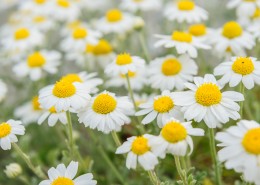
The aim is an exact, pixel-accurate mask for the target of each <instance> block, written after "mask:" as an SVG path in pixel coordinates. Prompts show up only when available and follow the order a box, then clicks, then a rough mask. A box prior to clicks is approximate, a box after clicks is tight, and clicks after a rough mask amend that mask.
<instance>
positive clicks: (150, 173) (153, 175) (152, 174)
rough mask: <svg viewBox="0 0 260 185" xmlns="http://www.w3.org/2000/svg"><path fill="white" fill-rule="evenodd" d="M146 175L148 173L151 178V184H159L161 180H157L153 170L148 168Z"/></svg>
mask: <svg viewBox="0 0 260 185" xmlns="http://www.w3.org/2000/svg"><path fill="white" fill-rule="evenodd" d="M147 173H148V175H149V178H150V180H151V182H152V183H153V185H160V184H161V182H160V180H159V178H158V177H157V175H156V173H155V171H153V170H150V171H147Z"/></svg>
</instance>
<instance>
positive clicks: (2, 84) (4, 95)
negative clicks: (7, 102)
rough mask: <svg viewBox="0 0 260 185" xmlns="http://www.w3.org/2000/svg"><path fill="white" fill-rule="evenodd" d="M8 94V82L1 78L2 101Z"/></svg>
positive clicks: (0, 100)
mask: <svg viewBox="0 0 260 185" xmlns="http://www.w3.org/2000/svg"><path fill="white" fill-rule="evenodd" d="M6 94H7V86H6V84H5V83H4V82H3V81H2V80H1V79H0V102H2V101H3V100H4V99H5V97H6Z"/></svg>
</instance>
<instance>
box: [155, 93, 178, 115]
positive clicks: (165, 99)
mask: <svg viewBox="0 0 260 185" xmlns="http://www.w3.org/2000/svg"><path fill="white" fill-rule="evenodd" d="M173 107H174V102H173V101H172V99H171V98H170V97H169V96H161V97H159V98H158V99H155V100H154V103H153V108H154V110H156V111H157V112H159V113H165V112H169V111H170V110H171V109H172V108H173Z"/></svg>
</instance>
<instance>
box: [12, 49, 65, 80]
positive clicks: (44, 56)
mask: <svg viewBox="0 0 260 185" xmlns="http://www.w3.org/2000/svg"><path fill="white" fill-rule="evenodd" d="M60 59H61V54H60V53H59V52H57V51H45V50H41V51H36V52H34V53H30V54H29V55H28V57H27V59H26V61H21V62H20V63H18V64H16V65H15V66H14V67H13V71H14V72H15V74H16V75H17V76H18V77H25V76H30V79H31V80H33V81H37V80H39V79H41V78H42V76H43V72H44V71H45V72H47V73H50V74H54V73H56V72H57V67H58V66H59V65H60Z"/></svg>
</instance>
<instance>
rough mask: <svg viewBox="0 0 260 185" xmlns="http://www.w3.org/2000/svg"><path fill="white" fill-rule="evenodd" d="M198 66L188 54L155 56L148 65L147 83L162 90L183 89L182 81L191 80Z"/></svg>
mask: <svg viewBox="0 0 260 185" xmlns="http://www.w3.org/2000/svg"><path fill="white" fill-rule="evenodd" d="M197 73H198V66H197V64H196V63H195V62H194V60H192V59H191V58H190V57H189V56H188V55H181V56H179V57H175V56H174V55H168V56H166V57H161V58H156V59H154V60H153V61H151V63H150V66H149V72H148V74H149V80H148V81H149V83H150V84H151V86H152V87H153V88H157V89H160V90H161V91H163V90H173V89H174V88H176V89H177V90H183V89H184V87H185V86H184V83H185V82H188V81H192V80H193V76H194V75H197Z"/></svg>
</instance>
